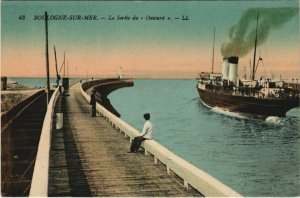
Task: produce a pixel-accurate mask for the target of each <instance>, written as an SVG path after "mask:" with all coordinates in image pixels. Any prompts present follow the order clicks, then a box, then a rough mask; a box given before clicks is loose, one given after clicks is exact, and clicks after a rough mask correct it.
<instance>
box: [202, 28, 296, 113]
mask: <svg viewBox="0 0 300 198" xmlns="http://www.w3.org/2000/svg"><path fill="white" fill-rule="evenodd" d="M256 45H257V27H256V37H255V43H254V58H253V60H254V61H253V66H252V71H251V73H252V74H251V79H239V78H238V61H239V57H237V56H232V57H225V58H223V63H222V73H214V72H213V69H212V71H211V73H209V72H202V73H200V76H199V78H197V90H198V93H199V95H200V99H201V102H202V103H203V104H204V105H206V106H209V107H211V108H214V107H218V108H220V109H222V110H224V111H229V112H234V113H237V114H241V115H246V116H250V117H256V118H263V119H265V118H267V117H269V116H278V117H285V116H286V113H287V111H289V110H290V109H292V108H295V107H299V90H300V86H299V84H296V83H287V82H284V81H282V80H278V81H274V80H271V79H262V78H261V79H260V80H256V79H255V72H256V69H257V66H258V62H259V61H260V60H262V59H261V58H259V60H258V62H257V65H255V64H256V63H255V62H256V61H255V59H256ZM212 68H213V64H212Z"/></svg>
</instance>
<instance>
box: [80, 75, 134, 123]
mask: <svg viewBox="0 0 300 198" xmlns="http://www.w3.org/2000/svg"><path fill="white" fill-rule="evenodd" d="M81 86H82V88H83V90H84V91H86V92H87V93H89V94H90V93H91V91H92V90H93V89H94V90H96V101H97V102H98V103H99V104H100V105H102V106H104V107H105V108H106V109H107V110H109V111H110V112H111V113H113V114H114V115H115V116H117V117H120V114H119V113H118V111H117V110H116V109H115V108H114V107H113V105H111V103H110V100H109V99H108V98H107V96H108V95H109V94H110V93H111V92H113V91H115V90H117V89H120V88H123V87H132V86H134V82H133V80H132V79H130V78H123V79H119V78H109V79H101V80H93V81H87V82H84V83H82V85H81Z"/></svg>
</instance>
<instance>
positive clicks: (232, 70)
mask: <svg viewBox="0 0 300 198" xmlns="http://www.w3.org/2000/svg"><path fill="white" fill-rule="evenodd" d="M228 62H229V74H228V79H229V81H231V82H234V83H236V82H237V80H238V62H239V58H238V57H236V56H232V57H229V58H228Z"/></svg>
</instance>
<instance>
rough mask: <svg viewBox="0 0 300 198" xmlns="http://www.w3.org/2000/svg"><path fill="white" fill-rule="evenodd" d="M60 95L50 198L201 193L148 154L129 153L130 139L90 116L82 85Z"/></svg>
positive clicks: (52, 143) (53, 135)
mask: <svg viewBox="0 0 300 198" xmlns="http://www.w3.org/2000/svg"><path fill="white" fill-rule="evenodd" d="M69 94H70V96H59V98H58V100H57V103H56V107H55V112H56V113H57V112H62V113H63V128H62V129H55V127H53V130H52V139H51V148H50V167H49V177H48V178H49V180H48V182H49V184H48V195H49V196H84V197H87V196H136V197H139V196H155V197H156V196H184V197H190V196H202V195H201V194H200V193H199V192H198V191H196V190H195V189H193V188H189V189H188V190H187V189H186V188H184V185H183V181H182V179H181V178H180V177H178V176H177V175H175V174H174V173H172V172H171V174H168V172H167V170H166V167H165V166H164V165H163V164H161V163H158V164H155V163H154V161H153V156H150V155H145V154H144V152H142V151H141V152H139V153H135V154H133V153H127V151H128V150H129V147H130V142H129V138H128V137H127V138H125V137H124V135H123V134H121V133H119V132H118V131H117V130H116V129H114V128H113V127H112V126H111V125H110V124H109V123H108V122H107V121H106V120H105V119H104V118H103V117H100V115H99V114H98V115H97V117H94V118H93V117H90V112H91V106H90V105H89V104H88V103H87V101H86V100H85V99H84V98H83V96H82V95H81V93H80V85H79V84H75V85H74V86H72V87H71V88H70V90H69Z"/></svg>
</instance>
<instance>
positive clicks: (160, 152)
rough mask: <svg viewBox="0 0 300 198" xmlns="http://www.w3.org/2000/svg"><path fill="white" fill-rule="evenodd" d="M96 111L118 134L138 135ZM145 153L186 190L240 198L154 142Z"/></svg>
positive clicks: (105, 112)
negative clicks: (190, 188) (181, 181)
mask: <svg viewBox="0 0 300 198" xmlns="http://www.w3.org/2000/svg"><path fill="white" fill-rule="evenodd" d="M80 91H81V94H82V95H83V97H84V98H85V99H86V100H87V102H89V101H90V96H89V95H88V94H87V93H86V92H85V91H84V90H83V88H82V84H80ZM96 108H97V111H98V112H99V113H100V114H101V115H102V116H103V117H105V119H106V120H107V121H108V122H109V123H110V124H111V125H112V126H113V127H115V128H116V129H118V130H120V132H124V133H125V136H129V137H130V139H133V138H134V137H135V136H137V135H139V134H140V132H139V131H138V130H137V129H135V128H134V127H132V126H130V125H129V124H127V123H126V122H125V121H123V120H122V119H120V118H118V117H116V116H115V115H113V114H112V113H111V112H109V111H108V110H106V109H105V108H104V107H103V106H101V105H99V104H98V103H97V104H96ZM143 147H144V149H145V153H146V154H147V153H151V154H152V155H153V156H154V162H155V163H156V162H157V161H158V160H159V161H160V162H162V163H163V164H165V165H166V167H167V170H166V171H168V172H170V170H172V171H173V172H174V173H175V174H177V175H178V176H180V177H181V178H182V179H183V180H184V186H185V187H186V188H188V187H189V185H191V186H192V187H193V188H195V189H197V190H198V191H199V192H200V193H201V194H203V195H204V196H208V197H241V195H240V194H239V193H237V192H235V191H234V190H233V189H231V188H230V187H228V186H226V185H225V184H223V183H221V182H220V181H218V180H217V179H215V178H214V177H212V176H210V175H209V174H207V173H205V172H204V171H202V170H200V169H198V168H197V167H195V166H193V165H192V164H190V163H188V162H187V161H185V160H183V159H181V158H180V157H178V156H177V155H175V154H174V153H172V152H171V151H170V150H168V149H167V148H165V147H163V146H162V145H160V144H159V143H158V142H156V141H155V140H148V141H146V142H145V143H144V144H143Z"/></svg>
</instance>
